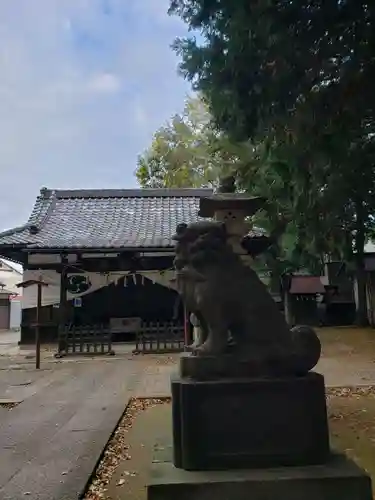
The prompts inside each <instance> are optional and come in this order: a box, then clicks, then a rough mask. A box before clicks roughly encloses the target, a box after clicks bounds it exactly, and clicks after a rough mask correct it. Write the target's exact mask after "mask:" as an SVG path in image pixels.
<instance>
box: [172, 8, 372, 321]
mask: <svg viewBox="0 0 375 500" xmlns="http://www.w3.org/2000/svg"><path fill="white" fill-rule="evenodd" d="M171 13H175V14H178V15H179V16H181V17H182V18H183V19H184V20H185V21H186V22H187V23H188V24H189V26H190V28H192V29H194V30H199V31H200V33H201V35H202V37H201V38H200V39H199V42H197V41H196V40H195V39H194V37H190V38H188V39H185V40H178V41H177V42H176V45H175V47H176V50H178V51H179V53H180V54H181V55H182V58H183V62H182V65H181V70H182V72H183V73H184V75H185V76H186V77H187V78H189V79H190V80H191V81H192V82H193V83H194V85H195V88H196V89H198V90H199V91H201V92H203V93H204V95H205V96H206V98H207V102H208V104H209V109H210V112H211V114H212V116H213V117H214V119H215V122H216V124H217V125H218V127H219V128H220V129H222V130H224V131H225V132H226V133H227V134H229V135H230V137H232V138H235V140H240V141H246V140H249V139H251V140H252V141H253V142H257V141H258V140H261V141H264V140H265V137H266V141H268V142H269V151H271V152H272V155H273V157H274V158H276V159H278V158H279V157H281V158H283V156H285V152H287V153H286V154H287V156H288V157H289V159H291V158H292V159H293V162H292V167H291V163H290V162H288V165H289V171H288V169H286V168H285V162H283V161H282V162H281V163H280V162H278V160H277V161H276V163H278V168H279V171H280V169H281V171H282V173H281V174H279V175H281V177H284V178H285V176H288V175H290V180H291V183H292V184H293V190H292V191H293V192H292V193H291V194H292V197H291V199H292V207H293V210H294V213H293V216H294V218H295V221H296V226H297V227H298V228H299V232H300V234H302V235H303V233H305V240H309V237H311V234H314V235H316V234H318V232H319V230H318V231H317V228H318V229H319V228H320V229H321V228H324V227H325V228H326V231H325V232H324V233H322V235H323V238H320V239H321V240H322V241H320V242H318V241H317V242H316V243H317V244H322V243H324V239H325V240H327V239H332V240H336V239H337V238H336V237H333V233H335V231H332V230H331V229H330V228H329V225H330V224H327V221H328V222H330V223H331V222H332V223H333V227H334V228H336V227H337V228H338V229H339V231H338V232H340V239H341V240H348V237H346V238H345V234H343V232H342V229H343V228H344V229H345V230H346V235H349V236H350V237H352V238H353V249H354V255H355V262H356V270H357V282H358V298H359V301H358V304H359V308H358V321H359V322H360V323H362V324H364V323H366V320H367V318H366V300H365V280H364V252H363V248H364V243H365V240H366V236H367V234H368V233H369V232H370V231H371V230H372V223H373V212H374V207H375V203H374V194H375V186H374V181H375V175H374V165H375V162H374V153H375V140H374V137H375V135H374V132H375V130H374V110H375V94H374V92H373V91H372V88H373V81H374V76H375V44H374V41H375V5H372V4H370V2H364V1H361V0H332V1H327V0H320V1H316V2H311V0H301V1H300V2H286V1H285V0H275V1H273V2H268V1H266V0H261V1H257V2H255V1H252V0H236V1H232V0H210V1H207V0H172V2H171ZM281 165H284V166H283V167H282V166H281ZM290 168H292V170H290ZM245 177H246V176H245ZM306 209H307V210H306ZM314 228H315V230H314ZM302 239H303V238H302ZM349 240H350V238H349ZM351 243H352V241H349V244H348V241H346V245H344V246H342V248H344V247H345V248H346V249H348V250H349V253H350V250H351V247H352V245H351ZM323 246H324V245H323Z"/></svg>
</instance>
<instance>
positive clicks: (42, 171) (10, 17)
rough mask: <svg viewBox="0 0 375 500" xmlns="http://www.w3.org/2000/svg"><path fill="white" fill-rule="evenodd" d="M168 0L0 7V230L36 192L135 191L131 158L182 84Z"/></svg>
mask: <svg viewBox="0 0 375 500" xmlns="http://www.w3.org/2000/svg"><path fill="white" fill-rule="evenodd" d="M168 5H169V0H3V1H1V2H0V110H1V120H0V134H1V135H0V137H1V141H0V175H1V177H0V178H1V182H0V188H1V192H0V230H2V229H7V228H10V227H13V226H15V225H19V224H23V223H24V222H25V221H26V219H27V217H28V215H29V213H30V211H31V209H32V205H33V203H34V200H35V197H36V196H37V194H38V192H39V189H40V188H41V187H42V186H47V187H49V188H57V189H58V188H65V189H67V188H105V187H109V188H111V187H114V188H129V187H136V185H137V184H136V179H135V177H134V170H135V168H136V160H137V155H138V154H140V153H141V152H142V151H143V150H144V149H145V148H147V146H148V145H149V144H150V142H151V140H152V135H153V133H154V132H155V130H156V129H157V128H158V127H159V126H161V125H163V124H164V123H165V121H166V120H168V119H169V118H170V117H171V116H172V115H173V114H175V113H177V112H180V111H181V110H182V108H183V105H184V99H185V97H186V95H187V94H188V93H189V92H190V86H189V84H188V83H187V82H185V81H184V80H183V79H182V78H181V77H180V76H178V75H177V65H178V58H177V56H176V55H175V54H174V53H173V51H172V50H171V48H170V44H171V43H172V41H173V39H174V38H175V37H176V36H183V35H185V34H186V27H185V26H184V25H183V24H182V22H181V21H180V20H179V19H177V18H175V17H169V16H168V15H167V9H168Z"/></svg>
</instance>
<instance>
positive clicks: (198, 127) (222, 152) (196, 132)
mask: <svg viewBox="0 0 375 500" xmlns="http://www.w3.org/2000/svg"><path fill="white" fill-rule="evenodd" d="M241 155H242V150H241V146H240V145H235V144H234V143H233V142H231V141H229V140H228V139H227V138H226V137H225V136H224V135H223V134H221V133H219V132H217V131H216V130H215V129H214V128H213V127H212V125H211V115H210V113H209V112H208V109H207V106H206V104H205V102H204V101H203V99H202V98H200V97H194V98H189V99H188V100H187V101H186V104H185V109H184V111H183V113H182V114H181V115H176V116H175V117H174V118H173V119H172V120H171V121H170V122H169V123H167V124H166V125H165V126H163V127H161V128H160V129H159V130H157V132H156V133H155V135H154V138H153V141H152V144H151V146H150V148H149V149H147V151H145V152H144V153H143V155H141V156H140V157H139V158H138V165H137V170H136V176H137V179H138V182H139V183H140V185H141V186H142V187H213V186H217V183H218V179H219V177H220V176H221V175H223V174H225V173H229V172H230V171H231V169H232V167H233V166H234V165H236V164H237V163H238V162H239V161H240V157H241Z"/></svg>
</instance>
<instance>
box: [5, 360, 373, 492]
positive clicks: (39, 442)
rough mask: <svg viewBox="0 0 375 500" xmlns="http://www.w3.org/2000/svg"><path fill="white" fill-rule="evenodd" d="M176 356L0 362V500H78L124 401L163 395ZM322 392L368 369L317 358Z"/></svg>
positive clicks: (369, 364)
mask: <svg viewBox="0 0 375 500" xmlns="http://www.w3.org/2000/svg"><path fill="white" fill-rule="evenodd" d="M175 359H176V356H151V355H147V356H132V355H130V354H129V353H126V352H124V353H122V354H118V355H116V356H114V357H106V356H105V357H101V358H96V359H91V358H78V359H77V358H76V359H73V358H66V359H63V360H56V359H54V358H53V353H50V352H48V351H44V352H43V357H42V369H41V370H38V371H37V370H35V368H34V360H32V359H31V360H30V359H25V353H23V354H22V353H21V354H20V353H19V352H18V353H17V354H16V355H15V356H2V357H0V400H3V401H6V400H14V401H23V402H22V403H20V404H19V405H18V406H16V407H15V408H13V409H12V410H8V409H5V408H4V407H0V464H1V467H0V498H1V500H18V499H19V500H21V499H23V498H32V499H33V500H73V499H78V498H79V495H80V493H82V491H83V490H84V488H85V485H86V481H87V480H88V478H89V476H90V474H91V472H92V471H93V470H94V468H95V466H96V463H97V460H98V458H99V456H100V454H101V452H102V450H103V448H104V447H105V445H106V443H107V441H108V439H109V437H110V435H111V433H112V432H113V430H114V428H115V427H116V424H117V422H118V421H119V419H120V418H121V416H122V414H123V412H124V410H125V407H126V405H127V403H128V401H129V399H130V398H131V397H162V396H169V395H170V382H169V380H170V375H171V371H172V369H173V367H174V361H175ZM317 371H320V372H321V373H323V374H324V375H325V378H326V383H327V385H328V386H343V385H375V363H374V361H372V359H370V357H368V358H367V359H364V358H363V356H359V355H356V354H353V353H350V354H348V355H346V354H345V353H344V354H342V355H341V357H340V359H337V358H336V357H334V356H331V355H324V356H323V358H322V360H321V361H320V363H319V365H318V367H317Z"/></svg>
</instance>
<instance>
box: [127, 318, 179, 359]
mask: <svg viewBox="0 0 375 500" xmlns="http://www.w3.org/2000/svg"><path fill="white" fill-rule="evenodd" d="M184 348H185V339H184V326H183V325H181V324H178V323H175V322H173V321H167V322H158V321H156V322H142V323H141V327H140V329H139V331H138V332H137V334H136V347H135V349H134V351H133V352H134V353H142V354H145V353H169V352H182V351H183V350H184Z"/></svg>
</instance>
